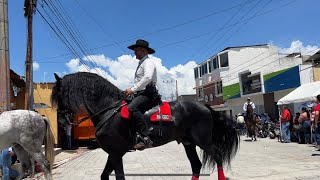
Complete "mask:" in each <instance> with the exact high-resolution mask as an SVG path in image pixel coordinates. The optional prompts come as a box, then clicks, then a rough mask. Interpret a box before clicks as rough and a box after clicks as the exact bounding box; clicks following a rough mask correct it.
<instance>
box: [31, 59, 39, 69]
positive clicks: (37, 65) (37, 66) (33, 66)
mask: <svg viewBox="0 0 320 180" xmlns="http://www.w3.org/2000/svg"><path fill="white" fill-rule="evenodd" d="M32 68H33V71H37V70H39V68H40V65H39V63H37V61H34V62H33V64H32Z"/></svg>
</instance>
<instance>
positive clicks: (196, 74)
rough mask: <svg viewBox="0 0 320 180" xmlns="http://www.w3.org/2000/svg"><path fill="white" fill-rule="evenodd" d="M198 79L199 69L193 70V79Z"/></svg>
mask: <svg viewBox="0 0 320 180" xmlns="http://www.w3.org/2000/svg"><path fill="white" fill-rule="evenodd" d="M198 77H199V68H198V67H196V68H194V78H195V79H197V78H198Z"/></svg>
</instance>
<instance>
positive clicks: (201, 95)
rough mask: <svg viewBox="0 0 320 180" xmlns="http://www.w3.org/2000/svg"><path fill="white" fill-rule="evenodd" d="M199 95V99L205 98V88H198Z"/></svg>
mask: <svg viewBox="0 0 320 180" xmlns="http://www.w3.org/2000/svg"><path fill="white" fill-rule="evenodd" d="M197 95H198V99H202V98H203V95H204V94H203V88H199V89H198V90H197Z"/></svg>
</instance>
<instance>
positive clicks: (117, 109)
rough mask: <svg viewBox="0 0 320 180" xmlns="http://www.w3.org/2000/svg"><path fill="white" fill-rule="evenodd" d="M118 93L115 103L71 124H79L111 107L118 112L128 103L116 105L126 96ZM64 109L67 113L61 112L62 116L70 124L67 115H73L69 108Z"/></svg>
mask: <svg viewBox="0 0 320 180" xmlns="http://www.w3.org/2000/svg"><path fill="white" fill-rule="evenodd" d="M120 95H121V98H120V100H118V101H116V102H115V103H113V104H111V105H110V106H108V107H106V108H104V109H102V110H100V111H98V112H96V113H94V114H93V115H91V116H86V117H84V118H82V119H80V120H79V121H77V122H76V123H73V125H74V126H78V125H79V124H81V123H83V122H84V121H86V120H88V119H91V118H93V117H96V116H98V115H100V114H102V113H104V112H106V111H109V110H111V109H114V110H113V112H114V113H116V112H118V111H119V110H120V109H121V108H122V107H123V106H125V105H127V104H128V103H123V104H121V105H118V104H119V103H120V102H121V101H122V100H124V99H125V98H126V97H127V96H126V95H125V93H124V92H121V94H120ZM65 111H66V112H67V113H63V114H64V116H65V118H66V119H67V121H68V123H69V124H72V123H71V122H70V120H69V117H68V115H69V116H70V115H73V113H72V112H71V111H70V110H69V109H65Z"/></svg>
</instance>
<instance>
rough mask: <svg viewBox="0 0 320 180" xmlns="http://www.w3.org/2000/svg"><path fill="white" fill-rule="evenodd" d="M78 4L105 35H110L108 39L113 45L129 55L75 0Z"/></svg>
mask: <svg viewBox="0 0 320 180" xmlns="http://www.w3.org/2000/svg"><path fill="white" fill-rule="evenodd" d="M74 1H75V2H76V4H77V5H78V6H79V7H80V9H81V10H82V11H83V12H84V13H85V14H86V15H87V16H88V17H90V19H91V20H92V21H93V22H94V23H95V24H96V25H97V26H98V27H99V28H100V29H101V30H102V31H103V32H104V33H105V34H107V35H108V38H110V39H111V40H112V41H113V43H114V44H115V45H117V46H118V48H120V49H121V50H122V51H123V52H124V53H127V51H126V50H125V49H123V48H122V47H121V46H120V45H119V43H117V42H116V41H114V40H113V38H112V36H111V35H110V33H108V32H107V31H106V30H105V29H104V28H103V27H102V26H101V25H100V24H99V23H98V22H97V21H96V20H95V19H94V18H93V17H92V16H91V15H90V14H89V13H88V12H87V11H86V10H85V9H84V8H83V7H82V6H81V5H80V3H79V2H78V1H77V0H74Z"/></svg>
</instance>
